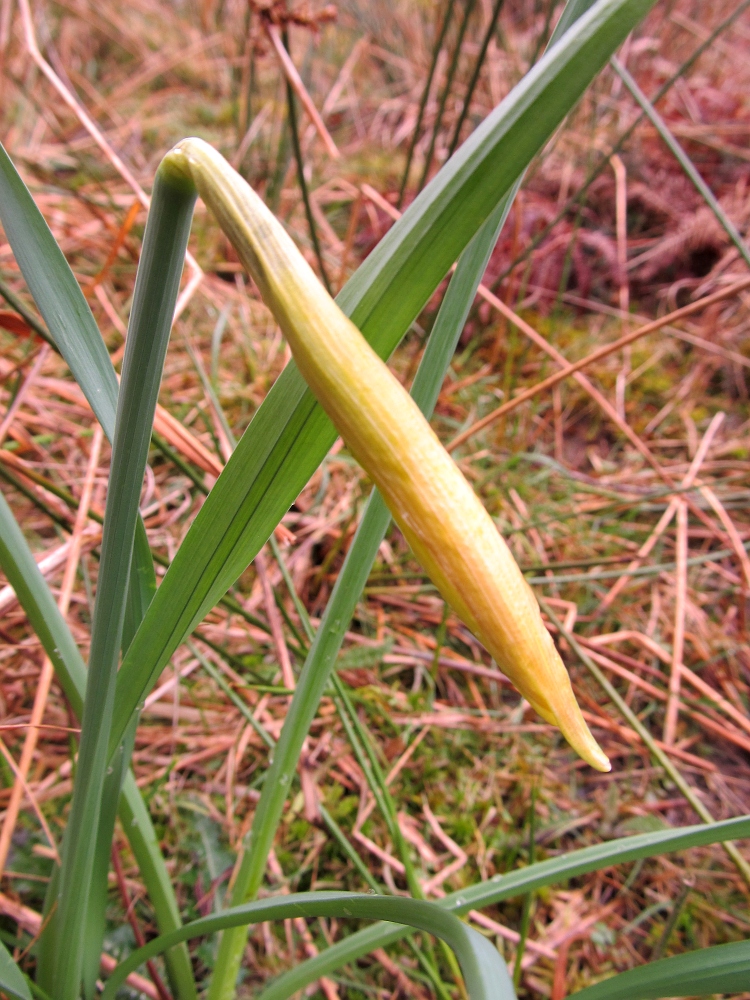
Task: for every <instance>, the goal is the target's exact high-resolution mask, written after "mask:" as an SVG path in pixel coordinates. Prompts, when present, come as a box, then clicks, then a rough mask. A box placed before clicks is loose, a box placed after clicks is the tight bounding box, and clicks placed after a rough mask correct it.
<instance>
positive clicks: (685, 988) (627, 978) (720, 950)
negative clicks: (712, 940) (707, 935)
mask: <svg viewBox="0 0 750 1000" xmlns="http://www.w3.org/2000/svg"><path fill="white" fill-rule="evenodd" d="M748 983H750V941H737V942H734V943H733V944H720V945H716V946H715V947H713V948H701V949H699V950H698V951H691V952H688V953H687V954H686V955H675V956H674V957H673V958H663V959H662V960H661V961H659V962H649V964H648V965H642V966H640V967H639V968H637V969H629V970H628V971H627V972H621V973H620V974H619V976H613V977H612V978H610V979H605V980H604V981H603V982H601V983H597V984H596V986H589V987H588V988H587V989H585V990H580V991H579V992H578V993H573V994H571V996H572V997H577V998H579V1000H657V998H659V997H683V996H691V997H693V996H709V995H712V994H716V993H724V994H733V993H744V992H745V990H746V989H747V985H748Z"/></svg>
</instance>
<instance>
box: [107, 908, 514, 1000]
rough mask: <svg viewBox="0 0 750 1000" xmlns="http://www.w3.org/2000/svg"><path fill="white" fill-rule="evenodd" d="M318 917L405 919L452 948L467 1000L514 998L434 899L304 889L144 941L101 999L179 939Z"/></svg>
mask: <svg viewBox="0 0 750 1000" xmlns="http://www.w3.org/2000/svg"><path fill="white" fill-rule="evenodd" d="M318 916H329V917H339V918H355V919H356V918H360V919H365V920H367V919H370V920H372V919H375V920H382V919H385V920H405V921H407V922H408V923H409V925H410V926H411V927H415V928H418V929H420V930H423V931H427V933H429V934H434V935H435V936H436V937H439V938H441V939H442V940H444V941H445V942H446V943H447V944H449V945H450V947H451V948H452V949H453V950H454V951H455V952H456V955H457V957H458V960H459V962H460V964H461V971H462V972H463V975H464V978H465V981H466V987H467V990H468V992H469V996H470V998H471V1000H515V993H514V992H513V986H512V984H511V982H510V979H509V977H508V971H507V969H506V967H505V962H504V961H503V959H502V958H501V956H500V955H499V953H498V952H497V950H496V949H495V947H494V946H493V945H492V944H490V942H489V941H487V940H486V939H485V938H483V937H482V935H481V934H479V933H478V932H477V931H475V930H472V928H470V927H468V926H467V925H466V924H464V923H462V922H461V921H460V920H458V919H456V917H454V916H453V915H452V914H449V913H446V911H445V910H443V909H441V908H440V907H439V906H437V905H436V904H435V903H426V902H423V901H422V900H416V899H404V898H402V897H394V896H377V895H361V894H359V893H353V892H352V893H348V892H304V893H297V894H295V895H289V896H276V897H274V898H271V899H263V900H259V901H258V902H255V903H246V904H245V905H244V906H235V907H232V908H231V909H228V910H222V911H221V912H220V913H217V914H214V915H213V916H210V917H204V918H203V919H202V920H196V921H194V922H193V923H191V924H186V925H185V926H184V927H181V928H180V929H179V930H177V931H173V932H172V933H171V934H166V935H164V936H163V937H160V938H156V939H155V940H153V941H151V942H149V944H147V945H146V946H145V947H144V948H139V949H138V950H137V951H135V952H134V953H133V954H132V955H131V956H130V957H129V958H128V959H127V961H125V962H122V963H121V964H120V965H119V966H118V968H117V971H116V972H115V973H114V974H113V975H112V976H111V977H110V979H109V981H108V983H107V986H106V989H105V990H104V993H103V994H102V1000H114V997H115V995H116V993H117V989H118V987H119V986H120V985H121V984H122V983H123V982H124V980H125V976H126V975H127V974H128V972H130V971H132V970H133V969H136V968H138V966H139V965H140V964H141V963H142V962H144V961H145V960H146V959H148V958H151V957H153V956H154V955H158V954H160V953H161V952H162V951H164V950H165V949H166V948H168V947H171V946H172V945H174V944H177V943H178V942H179V941H184V940H187V939H188V938H191V937H198V936H203V935H205V934H212V933H215V932H216V931H217V930H221V929H223V928H230V927H237V926H242V925H247V924H250V923H260V922H261V921H263V920H282V919H285V918H287V917H318Z"/></svg>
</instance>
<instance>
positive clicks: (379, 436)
mask: <svg viewBox="0 0 750 1000" xmlns="http://www.w3.org/2000/svg"><path fill="white" fill-rule="evenodd" d="M163 169H165V170H169V171H175V172H177V173H180V174H183V175H187V176H189V177H190V178H191V179H192V181H193V183H194V184H195V186H196V188H197V189H198V193H199V194H200V196H201V197H202V199H203V201H204V202H205V203H206V204H207V205H208V207H209V208H210V209H211V210H212V211H213V213H214V214H215V215H216V217H217V219H218V221H219V223H220V225H221V228H222V229H223V230H224V232H225V234H226V235H227V236H228V237H229V239H230V240H231V242H232V244H233V246H234V248H235V250H236V251H237V254H238V255H239V258H240V260H241V261H242V263H243V264H244V266H245V267H246V268H247V270H248V271H249V273H250V274H251V275H252V277H253V279H254V281H255V283H256V284H257V286H258V288H259V290H260V293H261V295H262V297H263V300H264V302H265V303H266V305H267V306H268V307H269V308H270V310H271V312H272V313H273V315H274V316H275V318H276V320H277V322H278V323H279V326H280V327H281V329H282V331H283V333H284V336H285V337H286V339H287V341H288V343H289V346H290V347H291V350H292V354H293V356H294V360H295V361H296V362H297V365H298V367H299V369H300V371H301V373H302V375H303V377H304V378H305V380H306V381H307V383H308V385H309V386H310V388H311V389H312V391H313V393H314V394H315V396H316V397H317V399H318V401H319V402H320V405H321V406H322V407H323V409H324V410H325V412H326V413H327V414H328V416H329V417H330V419H331V420H332V422H333V424H334V425H335V427H336V429H337V430H338V432H339V433H340V434H341V436H342V437H343V439H344V441H345V442H346V444H347V445H348V447H349V448H350V450H351V452H352V454H353V455H354V456H355V458H356V459H357V461H358V462H359V463H360V464H361V465H362V466H363V468H364V469H365V470H366V471H367V473H368V474H369V476H370V477H371V479H372V480H373V482H374V483H375V484H376V485H377V487H378V489H379V490H380V492H381V493H382V495H383V498H384V499H385V502H386V503H387V505H388V507H389V508H390V511H391V513H392V514H393V517H394V519H395V521H396V523H397V524H398V526H399V528H400V529H401V531H402V532H403V534H404V537H405V538H406V540H407V542H408V543H409V545H410V546H411V548H412V550H413V552H414V554H415V555H416V557H417V558H418V559H419V561H420V562H421V563H422V565H423V566H424V568H425V569H426V570H427V572H428V573H429V575H430V577H431V579H432V580H433V582H434V583H435V585H436V586H437V588H438V590H439V591H440V593H441V594H442V596H443V597H444V598H445V600H446V601H447V602H448V604H450V606H451V607H452V608H453V609H454V610H455V611H456V613H457V614H458V616H459V617H460V618H461V619H462V621H463V622H464V623H465V624H466V625H467V626H468V627H469V629H471V631H472V632H473V633H474V635H476V637H477V638H478V639H479V640H480V641H481V642H482V643H483V644H484V646H485V647H486V648H487V649H488V650H489V652H490V653H491V654H492V656H493V657H494V658H495V660H496V661H497V663H498V665H499V666H500V668H501V669H502V670H503V671H504V672H505V673H506V674H507V676H508V677H509V678H510V680H511V681H512V682H513V684H514V685H515V686H516V687H517V688H518V690H519V691H520V692H521V694H522V695H523V696H524V697H525V698H526V699H527V700H528V701H529V702H530V704H531V705H532V706H533V707H534V708H535V709H536V711H537V712H538V713H539V714H540V715H541V716H542V717H543V718H544V719H546V720H547V721H548V722H551V723H553V724H554V725H557V726H559V727H560V729H561V731H562V733H563V735H564V736H565V738H566V739H567V740H568V742H569V743H570V745H571V746H572V747H573V748H574V749H575V750H576V751H577V752H578V753H579V754H580V755H581V757H583V759H584V760H586V761H588V763H590V764H591V765H592V766H593V767H595V768H598V769H599V770H602V771H607V770H609V767H610V765H609V761H608V759H607V757H606V756H605V754H604V753H603V752H602V750H601V748H600V747H599V746H598V744H597V743H596V741H595V740H594V738H593V736H592V735H591V733H590V732H589V729H588V726H587V725H586V723H585V721H584V719H583V716H582V715H581V711H580V708H579V707H578V703H577V702H576V699H575V696H574V694H573V690H572V687H571V684H570V679H569V677H568V673H567V670H566V669H565V666H564V664H563V662H562V660H561V658H560V655H559V653H558V652H557V650H556V648H555V645H554V643H553V642H552V639H551V637H550V634H549V632H548V631H547V629H546V628H545V626H544V622H543V621H542V617H541V614H540V611H539V605H538V604H537V601H536V598H535V597H534V594H533V593H532V591H531V588H530V587H529V585H528V584H527V583H526V581H525V579H524V578H523V575H522V573H521V571H520V569H519V568H518V566H517V564H516V562H515V560H514V558H513V556H512V555H511V552H510V550H509V549H508V547H507V545H506V544H505V541H504V540H503V538H502V537H501V536H500V534H499V533H498V531H497V528H496V527H495V525H494V523H493V521H492V520H491V518H490V516H489V515H488V514H487V512H486V510H485V509H484V507H483V505H482V504H481V502H480V501H479V499H478V498H477V496H476V494H475V493H474V491H473V490H472V488H471V486H470V485H469V484H468V483H467V481H466V479H465V478H464V476H463V475H462V473H461V472H460V470H459V468H458V466H457V465H456V463H455V462H454V461H453V459H452V458H451V457H450V455H449V454H448V453H447V452H446V450H445V449H444V448H443V446H442V445H441V443H440V441H439V440H438V438H437V436H436V435H435V433H434V432H433V431H432V429H431V427H430V425H429V424H428V422H427V421H426V420H425V418H424V416H423V415H422V413H421V412H420V410H419V409H418V407H417V406H416V404H415V403H414V401H413V400H412V398H411V396H409V394H408V393H407V392H406V391H405V389H404V388H403V386H402V385H401V384H400V383H399V382H398V380H397V379H396V378H395V377H394V376H393V374H392V373H391V372H390V371H389V369H388V368H387V367H386V365H385V364H384V363H383V362H382V361H381V360H380V358H379V357H378V356H377V355H376V354H375V352H374V351H373V350H372V348H371V347H370V345H369V344H368V343H367V341H366V340H365V339H364V337H363V336H362V334H361V333H360V331H359V330H358V329H357V328H356V326H355V325H354V324H353V323H352V322H351V320H349V319H348V318H347V317H346V316H345V315H344V314H343V312H342V311H341V310H340V309H339V307H338V306H337V305H336V303H335V302H334V300H333V299H332V298H331V296H330V295H329V294H328V293H327V292H326V290H325V289H324V288H323V286H322V285H321V283H320V282H319V281H318V279H317V278H316V276H315V274H314V272H313V271H312V269H311V268H310V266H309V265H308V264H307V262H306V261H305V259H304V258H303V256H302V254H301V253H300V252H299V250H298V249H297V247H296V246H295V245H294V243H293V242H292V240H291V239H290V237H289V236H288V235H287V233H286V232H285V230H284V228H283V227H282V225H281V224H280V223H279V222H278V220H277V219H276V218H274V216H273V214H272V213H271V212H270V211H269V210H268V209H267V208H266V206H265V205H264V204H263V202H262V201H261V199H260V198H259V197H258V195H256V194H255V192H254V191H253V190H252V188H251V187H250V186H249V185H248V184H247V183H246V182H245V181H244V180H243V179H242V178H241V177H240V176H239V175H238V174H237V173H236V172H235V171H234V170H233V169H232V168H231V167H230V166H229V164H228V163H227V162H226V160H225V159H224V158H223V157H222V156H221V155H220V154H219V153H217V152H216V150H214V149H213V148H212V147H211V146H209V145H208V144H207V143H205V142H203V141H202V140H200V139H185V140H184V141H183V142H181V143H179V144H178V145H177V146H176V147H175V148H174V149H173V150H172V151H171V152H170V153H169V154H168V155H167V157H166V158H165V160H164V163H163Z"/></svg>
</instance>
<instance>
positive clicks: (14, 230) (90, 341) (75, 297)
mask: <svg viewBox="0 0 750 1000" xmlns="http://www.w3.org/2000/svg"><path fill="white" fill-rule="evenodd" d="M0 219H1V220H2V223H3V228H4V230H5V235H6V236H7V237H8V242H9V243H10V246H11V249H12V250H13V255H14V257H15V258H16V260H17V261H18V266H19V267H20V268H21V273H22V274H23V276H24V280H25V281H26V284H27V285H28V287H29V291H30V292H31V294H32V296H33V298H34V301H35V302H36V304H37V308H38V309H39V312H40V313H41V314H42V316H43V317H44V321H45V323H46V324H47V327H48V329H49V332H50V333H51V334H52V337H53V338H54V341H55V344H56V346H57V348H58V350H59V351H60V353H61V354H62V356H63V357H64V358H65V360H66V362H67V363H68V367H69V368H70V370H71V372H72V373H73V377H74V378H75V380H76V382H77V383H78V384H79V385H80V387H81V389H83V392H84V394H85V396H86V398H87V399H88V401H89V403H90V404H91V409H92V410H93V411H94V413H95V414H96V418H97V420H98V421H99V423H100V424H101V425H102V427H103V428H104V433H105V434H106V435H107V437H108V438H109V440H110V441H111V440H112V437H113V435H114V432H115V412H116V410H117V378H116V377H115V370H114V368H113V367H112V362H111V361H110V359H109V354H108V353H107V348H106V346H105V344H104V341H103V340H102V335H101V334H100V333H99V328H98V327H97V325H96V320H95V319H94V317H93V315H92V312H91V310H90V309H89V307H88V303H87V302H86V299H85V298H84V297H83V293H82V292H81V289H80V288H79V287H78V282H77V281H76V279H75V276H74V274H73V272H72V271H71V270H70V267H69V266H68V262H67V261H66V260H65V257H64V256H63V252H62V250H61V249H60V247H59V246H58V245H57V243H56V242H55V237H54V236H53V235H52V233H51V232H50V229H49V226H48V225H47V223H46V222H45V221H44V217H43V216H42V213H41V212H40V211H39V209H38V208H37V207H36V205H35V204H34V199H33V198H32V197H31V194H30V193H29V190H28V188H27V187H26V185H25V184H24V182H23V181H22V180H21V178H20V176H19V174H18V172H17V171H16V168H15V167H14V166H13V164H12V163H11V161H10V158H9V156H8V154H7V153H6V152H5V150H4V149H3V147H2V146H0Z"/></svg>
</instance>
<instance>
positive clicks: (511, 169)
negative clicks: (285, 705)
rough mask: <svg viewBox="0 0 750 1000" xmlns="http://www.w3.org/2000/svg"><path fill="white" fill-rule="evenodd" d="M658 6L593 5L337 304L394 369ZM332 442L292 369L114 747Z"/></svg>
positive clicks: (224, 501)
mask: <svg viewBox="0 0 750 1000" xmlns="http://www.w3.org/2000/svg"><path fill="white" fill-rule="evenodd" d="M652 3H653V0H599V2H598V3H597V4H596V5H595V6H594V7H593V8H592V9H591V10H590V11H588V13H587V14H585V15H584V16H583V17H582V18H581V19H580V20H579V21H578V22H577V23H576V24H575V26H574V27H573V28H571V29H570V30H568V31H567V32H566V33H565V35H564V36H563V38H562V39H561V40H560V41H559V43H558V44H556V45H554V46H553V47H552V48H551V49H550V50H549V51H548V52H547V54H546V55H545V56H544V57H543V58H542V59H541V60H540V61H539V62H538V63H537V65H536V66H535V67H534V69H533V70H532V71H531V72H530V73H529V74H528V75H527V76H526V77H525V78H524V79H523V80H522V81H521V83H520V84H519V85H518V86H517V87H516V88H514V90H513V91H512V92H511V93H510V94H509V95H508V97H507V98H506V99H505V100H504V101H503V102H502V103H501V104H500V105H499V106H498V107H497V108H496V109H495V110H494V111H493V112H492V113H491V114H490V115H489V116H488V118H487V119H486V121H485V122H484V123H483V124H482V125H480V126H479V128H478V129H477V130H476V131H475V132H474V134H473V135H472V136H471V137H470V138H469V139H468V140H467V141H466V142H465V143H464V144H463V146H462V147H461V148H460V149H459V150H458V151H457V152H456V153H455V155H454V156H453V157H452V158H451V159H450V160H449V161H448V163H446V165H445V166H444V167H443V168H442V169H441V170H440V172H439V173H438V174H437V176H436V177H435V178H434V179H433V180H432V181H431V183H430V184H429V185H428V186H427V187H426V188H425V189H424V191H423V192H422V193H421V194H420V195H419V197H418V198H417V199H416V200H415V201H414V202H413V203H412V204H411V205H410V206H409V208H408V210H407V211H406V212H405V213H404V215H403V216H402V218H401V219H400V220H399V222H397V223H396V224H395V225H394V226H393V227H392V229H391V230H390V231H389V232H388V234H387V235H386V236H385V238H384V239H383V240H382V241H381V242H380V244H379V245H378V246H377V247H376V248H375V250H374V251H373V252H372V253H371V254H370V256H369V257H368V258H367V260H366V261H365V262H364V264H363V265H362V266H361V267H360V268H359V270H358V271H357V272H356V274H355V275H354V276H353V277H352V278H351V279H350V281H349V282H348V283H347V285H346V286H345V288H344V289H342V291H341V293H340V294H339V296H338V302H339V305H340V306H341V307H342V309H343V310H344V312H345V313H346V314H347V315H349V316H350V317H351V318H352V319H353V321H354V322H355V323H356V324H357V325H358V326H359V328H360V329H361V330H362V332H363V334H364V335H365V337H366V338H367V339H368V340H369V341H370V343H371V344H372V346H373V348H374V349H375V350H376V351H377V352H378V353H379V354H380V356H381V357H384V358H385V357H388V356H389V355H390V354H391V352H392V351H393V349H394V348H395V347H396V345H397V344H398V342H399V341H400V339H401V337H402V336H403V335H404V333H405V332H406V330H408V328H409V326H410V324H411V322H412V321H413V319H414V318H415V317H416V316H417V315H418V313H419V311H420V310H421V308H422V307H423V306H424V304H425V303H426V302H427V300H428V299H429V297H430V296H431V295H432V293H433V291H434V290H435V288H436V287H437V285H438V284H439V282H440V281H441V280H442V279H443V277H444V276H445V274H446V273H447V271H448V269H449V267H450V266H451V264H452V263H453V262H454V261H455V260H456V259H457V258H458V256H459V255H460V254H461V252H462V251H463V249H464V248H465V247H466V245H467V244H468V243H469V241H470V240H471V238H472V237H473V236H474V234H475V233H476V232H477V230H478V229H479V227H480V226H481V225H482V224H483V222H485V220H486V219H487V218H488V217H489V215H490V214H491V213H492V211H493V210H494V209H495V208H496V206H497V205H498V203H499V202H500V201H501V200H502V198H503V197H504V196H505V195H506V194H507V193H508V192H509V191H510V190H511V189H512V186H513V184H514V183H515V181H516V179H517V178H518V177H519V176H520V175H521V174H522V173H523V171H524V169H525V168H526V166H527V165H528V163H529V161H530V160H531V158H532V157H533V156H534V155H535V153H536V152H537V151H538V150H539V148H540V147H541V146H542V145H543V143H544V142H545V141H546V140H547V138H548V137H549V136H550V135H551V133H552V132H553V130H554V129H555V128H556V127H557V125H558V124H559V123H560V121H561V120H562V118H563V117H564V116H565V115H566V114H567V113H568V111H570V109H571V108H572V107H573V106H574V105H575V103H576V101H577V100H578V98H579V97H580V95H581V94H582V92H583V91H584V89H585V87H586V86H587V85H588V83H589V82H590V81H591V80H592V79H593V77H594V75H595V74H596V72H597V71H598V70H599V68H600V67H601V66H603V65H604V63H605V62H606V60H607V59H608V58H609V56H610V55H611V54H612V52H613V51H614V49H616V48H617V46H618V45H619V44H620V42H621V41H622V40H623V39H624V38H625V36H626V35H627V33H628V32H629V31H630V30H631V29H632V28H633V27H634V26H635V25H636V24H637V23H638V21H639V20H640V19H641V18H642V17H643V15H644V14H645V13H646V12H647V11H648V10H649V8H650V7H651V6H652ZM334 438H335V431H334V429H333V427H332V425H331V424H330V422H329V421H328V419H327V417H326V416H325V415H324V414H323V412H322V410H321V409H320V407H319V406H318V405H317V404H316V403H315V401H314V399H313V397H312V395H311V394H310V393H309V392H307V391H306V389H305V386H304V383H303V381H302V378H301V376H300V375H299V372H298V370H297V368H296V367H295V366H294V365H293V364H290V365H289V366H288V367H287V368H286V369H285V371H284V372H283V373H282V375H281V376H280V377H279V378H278V379H277V381H276V383H275V385H274V386H273V388H272V389H271V391H270V393H269V394H268V396H267V397H266V399H265V401H264V402H263V404H262V406H261V407H260V409H259V410H258V412H257V413H256V415H255V417H254V419H253V421H252V423H251V425H250V427H249V428H248V430H247V432H246V433H245V435H244V436H243V438H242V440H241V441H240V443H239V444H238V446H237V450H236V451H235V452H234V454H233V456H232V458H231V459H230V461H229V462H228V463H227V466H226V468H225V470H224V472H223V473H222V475H221V476H220V477H219V480H218V481H217V483H216V486H215V487H214V489H213V490H212V492H211V495H210V496H209V498H208V499H207V501H206V503H205V504H204V505H203V507H202V509H201V511H200V512H199V514H198V516H197V518H196V519H195V521H194V523H193V525H192V527H191V529H190V532H189V533H188V535H187V537H186V539H185V541H184V542H183V544H182V546H181V547H180V549H179V551H178V553H177V555H176V557H175V560H174V561H173V563H172V566H171V567H170V570H169V571H168V573H167V574H166V576H165V578H164V580H163V582H162V584H161V586H160V587H159V590H158V592H157V594H156V597H155V598H154V601H153V604H152V605H151V608H150V609H149V612H148V614H147V616H146V619H145V621H144V623H143V626H142V627H141V629H140V630H139V633H138V635H137V636H136V638H135V640H134V641H133V645H132V647H131V650H130V651H129V653H128V656H127V657H126V659H125V662H124V664H123V668H122V670H121V672H120V678H119V679H118V693H117V706H116V710H115V723H114V736H115V738H117V737H118V736H119V734H120V733H121V732H123V731H124V728H125V725H126V724H127V719H128V718H129V717H130V715H131V714H132V712H133V709H134V707H135V705H136V704H137V702H138V700H139V699H141V698H143V697H144V695H145V694H146V693H147V691H148V690H149V688H150V686H152V685H153V683H154V682H155V679H156V677H157V676H158V674H159V672H160V671H161V669H162V667H163V665H164V663H166V661H167V659H168V658H169V656H170V655H171V653H172V652H173V651H174V649H175V648H176V647H177V646H178V645H179V643H180V642H182V640H183V639H184V637H185V636H186V635H187V634H189V632H190V631H191V630H192V629H193V627H194V626H195V625H196V624H197V622H199V621H200V620H201V618H203V616H204V615H205V614H206V613H207V612H208V611H209V610H210V609H211V608H212V607H213V606H214V605H215V604H216V602H217V601H218V600H219V598H220V597H221V596H222V594H224V593H225V592H226V590H227V589H228V588H229V586H231V584H232V583H233V582H234V581H235V580H236V579H237V577H238V576H239V575H240V573H242V572H243V571H244V569H245V568H246V566H247V565H248V563H249V562H250V561H251V560H252V559H253V557H254V556H255V554H256V553H257V552H258V550H259V549H260V547H261V545H262V544H263V543H264V542H265V541H266V539H267V538H268V536H269V535H270V534H271V531H272V530H273V528H274V526H275V525H276V524H277V523H278V521H279V520H280V519H281V517H282V516H283V514H284V513H285V512H286V510H288V508H289V506H290V505H291V503H292V502H293V500H294V498H295V497H296V496H297V495H298V494H299V492H300V490H301V489H302V488H303V487H304V485H305V483H306V482H307V480H308V479H309V478H310V476H311V475H312V473H313V472H314V470H315V468H316V467H317V466H318V464H319V463H320V462H321V461H322V459H323V457H324V455H325V453H326V452H327V450H328V448H329V447H330V446H331V444H332V443H333V441H334Z"/></svg>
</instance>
